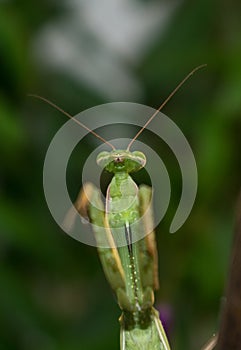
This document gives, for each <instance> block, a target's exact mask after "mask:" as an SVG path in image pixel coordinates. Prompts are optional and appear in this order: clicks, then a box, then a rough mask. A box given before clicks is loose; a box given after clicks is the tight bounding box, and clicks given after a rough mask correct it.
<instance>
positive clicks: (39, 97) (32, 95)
mask: <svg viewBox="0 0 241 350" xmlns="http://www.w3.org/2000/svg"><path fill="white" fill-rule="evenodd" d="M28 96H31V97H34V98H37V99H39V100H42V101H44V102H46V103H48V104H49V105H50V106H52V107H53V108H55V109H57V110H58V111H59V112H61V113H62V114H64V115H66V116H67V117H68V118H70V119H72V120H73V121H74V122H75V123H77V124H79V125H80V126H81V127H82V128H84V129H85V130H87V131H89V132H90V133H91V134H92V135H94V136H95V137H97V139H99V140H101V141H102V142H104V143H105V144H106V145H108V146H110V147H111V148H112V149H113V151H114V150H115V147H114V146H113V145H112V144H111V143H110V142H108V141H107V140H105V139H104V138H103V137H102V136H100V135H99V134H97V133H96V132H95V131H93V130H91V129H90V128H88V126H86V125H84V124H83V123H81V122H80V121H79V120H77V119H76V118H75V117H73V116H72V115H71V114H69V113H68V112H66V111H64V110H63V109H62V108H60V107H59V106H57V105H56V104H55V103H53V102H51V101H49V100H48V99H47V98H45V97H42V96H39V95H35V94H28Z"/></svg>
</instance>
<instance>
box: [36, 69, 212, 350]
mask: <svg viewBox="0 0 241 350" xmlns="http://www.w3.org/2000/svg"><path fill="white" fill-rule="evenodd" d="M204 66H205V65H202V66H199V67H197V68H195V69H194V70H192V71H191V72H190V73H189V74H188V75H187V76H186V77H185V78H184V79H183V80H182V81H181V82H180V84H178V86H177V87H176V88H175V89H174V90H173V92H172V93H171V94H170V95H169V96H168V98H167V99H166V100H165V101H164V102H163V103H162V104H161V106H160V107H159V108H158V109H157V110H156V112H155V113H154V114H153V115H152V116H151V117H150V118H149V119H148V121H147V122H146V123H145V125H144V126H143V127H142V128H141V129H140V131H139V132H138V133H137V134H136V136H135V137H134V138H133V139H132V140H131V142H130V143H129V145H128V147H127V149H126V150H116V149H115V147H114V146H113V145H112V144H111V143H110V142H108V141H107V140H105V139H104V138H103V137H101V136H100V135H98V134H97V133H96V132H94V131H93V130H91V129H89V128H88V127H86V126H85V125H84V124H82V123H81V122H79V121H78V120H76V119H75V118H74V117H72V116H71V115H70V114H69V113H67V112H65V111H64V110H62V109H61V108H60V107H58V106H56V105H55V104H54V103H52V102H50V101H48V100H47V99H45V98H43V97H41V96H37V95H31V96H34V97H37V98H39V99H42V100H44V101H45V102H47V103H49V104H50V105H51V106H53V107H54V108H56V109H57V110H59V111H60V112H62V113H64V114H65V115H66V116H67V117H69V118H71V119H72V120H74V121H75V122H76V123H77V124H79V125H80V126H81V127H83V128H85V129H87V130H88V131H89V132H90V133H92V134H93V135H94V136H95V137H97V138H98V139H100V140H101V141H103V142H104V143H105V144H107V145H108V146H110V147H111V149H112V150H111V151H110V152H101V153H100V154H99V155H98V156H97V164H98V165H100V166H101V167H102V168H103V169H105V170H107V171H108V172H111V173H113V174H114V176H113V178H112V180H111V182H110V184H109V186H108V189H107V193H106V203H105V205H104V203H103V202H102V201H101V198H100V191H99V190H98V189H97V188H96V187H95V186H94V185H93V184H91V183H86V184H84V186H83V189H82V191H81V192H80V194H79V196H78V198H77V200H76V202H75V208H76V209H77V211H78V212H79V213H80V214H81V215H82V216H84V217H88V219H89V221H90V223H93V224H94V225H93V230H94V235H95V240H96V245H97V247H98V248H97V249H98V254H99V258H100V261H101V264H102V267H103V270H104V273H105V276H106V278H107V280H108V282H109V284H110V286H111V288H112V289H113V291H114V292H115V294H116V297H117V301H118V304H119V306H120V308H121V310H122V315H121V317H120V319H119V321H120V326H121V331H120V348H121V350H141V349H143V350H170V346H169V343H168V340H167V337H166V334H165V331H164V329H163V326H162V324H161V321H160V318H159V314H158V311H157V310H156V309H155V308H154V307H153V304H154V291H155V290H156V289H157V288H158V261H157V260H158V257H157V249H156V241H155V233H154V231H152V232H150V233H148V234H147V235H145V237H144V238H142V239H140V240H137V241H135V242H133V241H132V237H133V233H134V232H133V227H132V224H133V223H135V222H137V221H139V230H143V229H144V230H145V228H146V227H148V226H149V221H152V220H153V216H152V211H149V215H148V217H146V216H144V215H143V214H144V213H145V212H146V209H147V207H149V205H150V202H151V197H152V190H151V188H150V187H148V186H146V185H141V186H140V187H139V188H138V186H137V185H136V183H135V182H134V181H133V179H132V177H131V176H130V175H129V174H130V173H132V172H136V171H138V170H139V169H141V168H142V167H144V166H145V163H146V158H145V155H144V154H143V153H142V152H139V151H133V152H132V151H130V148H131V146H132V144H133V143H134V141H135V140H136V139H137V138H138V137H139V136H140V134H141V133H142V132H143V131H144V129H145V128H146V127H147V125H148V124H149V123H150V122H151V121H152V120H153V119H154V118H155V117H156V115H157V114H158V112H159V111H160V110H161V109H162V108H163V107H164V106H165V105H166V103H167V102H168V101H169V100H170V99H171V97H172V96H173V95H174V94H175V93H176V92H177V90H178V89H179V88H180V87H181V86H182V85H183V84H184V82H185V81H186V80H187V79H188V78H189V77H190V76H191V75H192V74H193V73H194V72H196V71H197V70H198V69H200V68H202V67H204ZM127 203H128V205H127ZM97 208H98V209H97ZM75 212H76V211H75ZM72 214H73V211H71V210H70V212H69V213H68V214H67V216H66V218H65V221H66V222H67V224H68V225H72V221H73V220H74V217H73V215H72ZM103 227H104V236H103ZM99 228H100V229H99ZM120 228H121V230H122V231H121V232H122V236H123V237H122V239H123V240H124V241H125V245H123V246H117V245H116V241H115V239H116V236H117V234H118V233H117V232H116V231H117V229H118V232H120ZM135 229H138V227H137V228H136V226H135ZM103 240H104V241H106V242H107V243H108V246H109V248H103ZM214 346H215V341H214V340H213V339H212V340H211V342H209V343H208V344H207V345H206V346H205V348H203V350H211V349H213V348H214Z"/></svg>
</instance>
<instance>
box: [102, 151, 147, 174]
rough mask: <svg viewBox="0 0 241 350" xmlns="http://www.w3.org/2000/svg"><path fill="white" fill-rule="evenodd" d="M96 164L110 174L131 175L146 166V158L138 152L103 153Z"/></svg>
mask: <svg viewBox="0 0 241 350" xmlns="http://www.w3.org/2000/svg"><path fill="white" fill-rule="evenodd" d="M96 162H97V164H98V165H99V166H100V167H101V168H103V169H105V170H107V171H109V172H110V173H117V172H127V173H131V172H135V171H138V170H140V169H141V168H143V167H144V166H145V164H146V157H145V155H144V154H143V153H142V152H138V151H134V152H130V151H123V150H113V151H111V152H101V153H100V154H99V155H98V156H97V159H96Z"/></svg>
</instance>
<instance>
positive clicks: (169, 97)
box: [127, 64, 207, 151]
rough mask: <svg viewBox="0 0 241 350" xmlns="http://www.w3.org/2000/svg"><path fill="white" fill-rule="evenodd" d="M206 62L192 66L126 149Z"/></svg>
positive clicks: (129, 146)
mask: <svg viewBox="0 0 241 350" xmlns="http://www.w3.org/2000/svg"><path fill="white" fill-rule="evenodd" d="M206 66H207V65H206V64H202V65H201V66H198V67H196V68H194V69H193V70H192V71H191V72H190V73H189V74H188V75H186V77H185V78H184V79H183V80H182V81H181V82H180V83H179V84H178V85H177V87H176V88H175V89H174V90H173V91H172V92H171V93H170V95H169V96H168V97H167V98H166V99H165V101H164V102H163V103H162V104H161V105H160V107H159V108H158V109H157V110H156V111H155V113H153V115H152V116H151V117H150V118H149V119H148V121H147V122H146V123H145V125H144V126H143V127H142V128H141V129H140V130H139V131H138V133H137V134H136V136H135V137H134V138H133V139H132V140H131V142H130V143H129V145H128V147H127V151H129V150H130V148H131V146H132V144H133V142H134V141H135V140H136V139H137V138H138V137H139V136H140V134H141V133H142V132H143V131H144V130H145V128H146V127H147V125H149V124H150V122H151V121H152V120H153V119H154V118H155V117H156V116H157V114H158V113H159V112H160V111H161V109H162V108H163V107H164V106H165V105H166V104H167V102H168V101H169V100H170V99H171V98H172V97H173V96H174V95H175V93H176V92H177V91H178V90H179V89H180V87H181V86H182V85H183V84H184V83H185V82H186V81H187V80H188V79H189V78H190V77H191V75H193V74H194V73H195V72H196V71H197V70H199V69H201V68H204V67H206Z"/></svg>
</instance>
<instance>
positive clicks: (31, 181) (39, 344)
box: [0, 0, 241, 350]
mask: <svg viewBox="0 0 241 350" xmlns="http://www.w3.org/2000/svg"><path fill="white" fill-rule="evenodd" d="M240 14H241V3H240V1H238V0H236V1H235V0H232V1H229V2H227V1H215V0H211V1H206V0H202V1H201V0H198V1H195V2H193V1H188V0H183V1H174V0H173V1H156V0H153V1H144V0H142V1H141V0H139V1H137V0H133V1H131V0H125V1H123V0H116V1H111V0H105V1H101V2H100V1H97V0H96V1H88V0H83V1H61V2H56V1H46V0H45V1H42V2H34V1H26V0H22V1H18V0H15V1H14V0H12V1H11V0H9V1H7V0H5V1H3V0H2V1H1V2H0V72H1V74H0V76H1V79H0V84H1V88H0V154H1V172H0V186H1V187H0V190H1V198H0V230H1V233H0V254H1V266H0V349H4V350H5V349H6V350H20V349H26V350H31V349H35V350H55V349H56V350H57V349H58V350H77V349H78V350H79V349H84V350H85V349H86V350H92V349H93V350H101V349H118V347H119V325H118V317H119V315H120V310H119V308H118V306H117V304H116V301H115V299H114V297H113V295H112V292H111V290H110V288H109V286H108V285H107V282H106V281H105V278H104V275H103V272H102V270H101V266H100V264H99V261H98V256H97V252H96V249H95V248H93V247H90V246H86V245H84V244H82V243H79V242H78V241H75V240H74V239H72V238H71V237H69V236H68V235H66V234H65V233H63V232H62V231H61V229H60V228H59V227H58V226H57V224H56V223H55V222H54V220H53V218H52V217H51V214H50V213H49V210H48V207H47V205H46V202H45V198H44V194H43V188H42V169H43V162H44V157H45V154H46V151H47V148H48V145H49V143H50V141H51V139H52V137H53V136H54V135H55V133H56V132H57V130H58V129H59V128H60V126H61V125H63V123H64V122H65V121H66V118H65V117H64V116H62V115H60V114H59V113H58V112H57V111H55V110H53V109H52V108H51V107H50V106H48V105H46V104H44V103H42V102H40V101H38V100H33V99H31V98H27V97H26V95H27V93H37V94H39V95H43V96H45V97H47V98H49V99H50V100H52V101H54V102H56V103H57V104H58V105H60V106H61V107H63V108H64V109H65V110H67V111H68V112H70V113H72V114H76V113H78V112H80V111H82V110H84V109H86V108H89V107H93V106H95V105H98V104H101V103H106V102H112V101H131V102H138V103H143V104H146V105H150V106H152V107H158V106H159V105H160V103H161V101H163V99H164V98H165V97H167V95H168V94H169V93H170V92H171V90H172V89H173V88H174V87H175V86H176V85H177V83H178V82H179V81H180V80H181V79H182V78H183V77H184V76H185V75H186V74H187V73H188V72H189V71H190V70H191V69H192V68H194V67H195V66H197V65H199V64H202V63H207V64H208V66H207V68H206V69H203V70H202V71H199V72H198V73H196V75H195V76H193V77H192V78H191V79H190V80H189V81H188V83H186V85H185V86H184V87H183V88H182V89H181V90H180V91H179V92H178V93H177V94H176V96H175V97H174V98H173V99H172V101H171V102H169V104H168V106H167V107H165V110H164V113H165V114H167V115H168V116H169V117H171V118H172V119H173V121H174V122H175V123H176V124H177V125H178V126H179V127H180V128H181V130H182V131H183V132H184V134H185V135H186V137H187V138H188V140H189V142H190V145H191V147H192V148H193V151H194V154H195V157H196V161H197V166H198V174H199V189H198V194H197V199H196V202H195V205H194V208H193V211H192V213H191V215H190V217H189V219H188V221H187V222H186V223H185V225H184V226H183V227H182V228H181V229H180V230H179V232H178V233H176V234H174V235H171V234H169V233H168V228H169V226H170V222H171V219H172V217H173V214H174V213H175V209H176V207H177V204H178V200H179V198H180V191H181V178H180V174H179V170H178V166H177V163H176V161H175V157H174V156H173V155H172V154H171V153H170V154H169V153H168V151H166V149H165V147H163V148H161V151H160V152H161V155H162V158H163V161H164V162H165V164H166V166H167V168H168V171H169V174H170V176H171V180H172V198H171V205H170V207H169V210H168V213H167V215H166V216H165V218H164V220H163V221H162V223H161V224H160V225H159V227H158V229H157V240H158V248H159V265H160V271H159V276H160V290H159V291H158V293H157V295H156V305H157V306H158V307H159V309H160V310H161V312H164V311H165V310H166V309H168V311H169V316H170V318H171V320H170V324H169V337H170V342H171V344H172V346H173V349H175V350H182V349H183V350H184V349H185V350H187V349H200V347H201V345H202V344H203V343H205V341H206V340H207V339H208V338H209V337H210V336H211V335H212V333H213V332H215V330H216V329H217V328H218V324H219V317H220V308H221V307H222V303H223V295H224V285H225V281H226V276H227V271H228V266H229V256H230V247H231V243H232V236H233V225H234V212H235V202H236V199H237V195H238V192H239V188H240V174H241V166H240V150H241V137H240V135H241V115H240V112H241V103H240V101H241V99H240V92H241V40H240V39H241V25H240ZM113 118H114V116H113ZM107 132H108V131H107ZM143 137H144V136H143ZM149 139H150V138H149ZM95 147H96V140H94V139H93V138H91V137H90V138H89V139H88V140H86V143H85V144H83V145H79V148H78V150H79V151H80V154H79V156H80V159H85V157H86V156H87V155H88V154H89V153H90V152H91V151H92V150H93V149H94V148H95ZM79 168H80V166H79V164H78V159H77V157H75V161H73V164H72V165H71V169H70V171H69V173H68V178H69V182H70V187H71V191H72V192H73V197H75V195H76V194H77V191H78V189H79V187H80V186H81V169H79ZM141 181H143V180H141ZM160 181H161V179H160Z"/></svg>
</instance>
